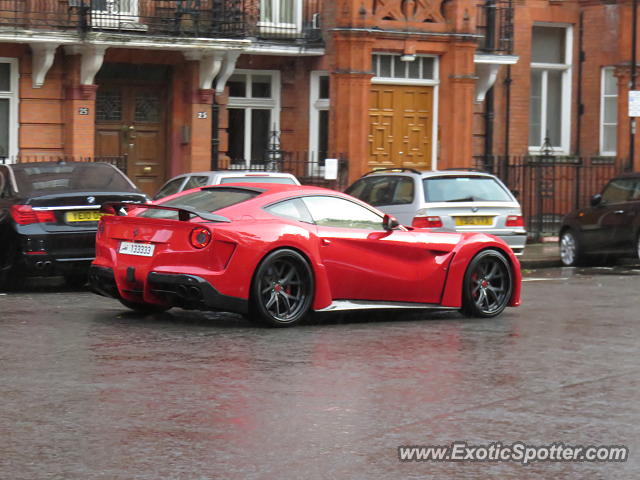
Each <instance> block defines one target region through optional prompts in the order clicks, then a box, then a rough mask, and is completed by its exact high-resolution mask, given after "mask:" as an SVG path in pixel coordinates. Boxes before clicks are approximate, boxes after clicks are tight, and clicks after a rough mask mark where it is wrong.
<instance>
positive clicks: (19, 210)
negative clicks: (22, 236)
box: [11, 205, 56, 225]
mask: <svg viewBox="0 0 640 480" xmlns="http://www.w3.org/2000/svg"><path fill="white" fill-rule="evenodd" d="M11 216H12V217H13V220H14V221H15V222H16V223H17V224H20V225H29V224H31V223H55V221H56V216H55V215H54V213H53V212H52V211H51V210H34V209H33V208H32V207H31V205H12V206H11Z"/></svg>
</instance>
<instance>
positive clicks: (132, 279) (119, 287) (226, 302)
mask: <svg viewBox="0 0 640 480" xmlns="http://www.w3.org/2000/svg"><path fill="white" fill-rule="evenodd" d="M126 277H127V278H123V279H118V280H116V276H115V275H114V272H113V269H111V268H109V267H102V266H99V265H91V267H90V269H89V288H90V289H91V290H92V291H93V292H95V293H97V294H98V295H102V296H105V297H112V298H122V299H124V300H128V301H130V302H147V303H152V304H161V305H166V306H171V307H180V308H184V309H188V310H219V311H223V312H236V313H247V312H248V301H247V300H246V299H242V298H237V297H231V296H228V295H223V294H221V293H220V292H218V291H217V290H216V289H215V288H214V287H213V286H212V285H211V284H210V283H209V282H207V281H206V280H205V279H203V278H202V277H198V276H197V275H185V274H173V273H158V272H149V274H148V275H147V277H146V279H145V281H144V282H142V283H141V282H139V281H138V280H136V272H135V269H133V267H129V268H128V269H127V273H126Z"/></svg>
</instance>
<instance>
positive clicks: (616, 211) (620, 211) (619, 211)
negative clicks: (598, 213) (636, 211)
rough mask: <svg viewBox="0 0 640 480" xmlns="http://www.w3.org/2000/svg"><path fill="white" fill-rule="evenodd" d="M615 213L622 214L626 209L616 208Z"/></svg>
mask: <svg viewBox="0 0 640 480" xmlns="http://www.w3.org/2000/svg"><path fill="white" fill-rule="evenodd" d="M613 213H615V214H616V215H620V214H622V213H624V210H615V211H614V212H613Z"/></svg>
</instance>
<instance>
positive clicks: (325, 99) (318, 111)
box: [309, 71, 329, 174]
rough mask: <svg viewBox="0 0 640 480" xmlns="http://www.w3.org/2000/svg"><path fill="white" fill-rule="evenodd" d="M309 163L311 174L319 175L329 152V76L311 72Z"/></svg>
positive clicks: (324, 73) (325, 73)
mask: <svg viewBox="0 0 640 480" xmlns="http://www.w3.org/2000/svg"><path fill="white" fill-rule="evenodd" d="M309 112H310V121H309V161H310V162H311V167H312V169H313V170H314V172H310V174H313V173H317V174H319V173H321V172H320V169H321V167H323V166H324V160H325V158H327V154H328V151H329V75H328V74H327V72H321V71H314V72H311V95H310V109H309Z"/></svg>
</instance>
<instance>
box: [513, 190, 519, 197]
mask: <svg viewBox="0 0 640 480" xmlns="http://www.w3.org/2000/svg"><path fill="white" fill-rule="evenodd" d="M511 193H512V195H513V196H514V197H516V198H518V197H519V196H520V190H511Z"/></svg>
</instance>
